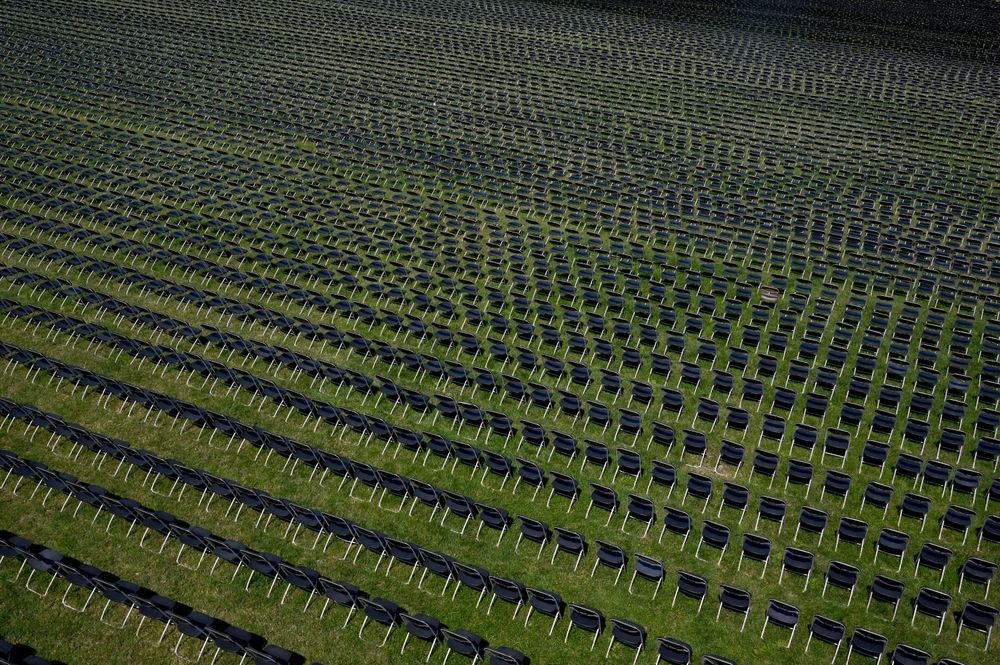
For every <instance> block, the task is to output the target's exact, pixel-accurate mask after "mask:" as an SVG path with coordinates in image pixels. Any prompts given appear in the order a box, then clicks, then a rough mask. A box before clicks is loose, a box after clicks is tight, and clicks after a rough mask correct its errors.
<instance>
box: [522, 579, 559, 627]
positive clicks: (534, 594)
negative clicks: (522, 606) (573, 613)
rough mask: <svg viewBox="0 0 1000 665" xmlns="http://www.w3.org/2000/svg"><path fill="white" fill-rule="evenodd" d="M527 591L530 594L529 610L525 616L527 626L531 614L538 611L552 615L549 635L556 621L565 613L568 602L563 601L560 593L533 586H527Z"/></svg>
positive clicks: (548, 615)
mask: <svg viewBox="0 0 1000 665" xmlns="http://www.w3.org/2000/svg"><path fill="white" fill-rule="evenodd" d="M525 591H526V592H527V594H528V612H527V613H526V614H525V616H524V625H525V627H527V625H528V620H529V619H531V615H532V614H533V613H535V612H538V613H539V614H541V615H543V616H547V617H552V625H551V626H549V635H551V634H552V631H553V630H554V629H555V627H556V622H557V621H559V619H560V618H561V617H562V615H563V610H564V609H565V608H566V603H564V602H563V599H562V597H560V596H559V594H555V593H552V592H550V591H543V590H541V589H535V588H532V587H526V588H525Z"/></svg>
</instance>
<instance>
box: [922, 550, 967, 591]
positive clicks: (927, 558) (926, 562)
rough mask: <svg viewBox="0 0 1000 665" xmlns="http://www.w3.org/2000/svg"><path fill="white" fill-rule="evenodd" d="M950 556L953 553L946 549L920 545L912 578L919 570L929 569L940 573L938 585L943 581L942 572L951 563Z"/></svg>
mask: <svg viewBox="0 0 1000 665" xmlns="http://www.w3.org/2000/svg"><path fill="white" fill-rule="evenodd" d="M952 554H954V552H952V551H951V550H950V549H948V548H947V547H943V546H941V545H937V544H935V543H931V542H926V543H924V544H923V545H921V547H920V551H919V552H917V565H916V567H915V568H914V570H913V576H914V577H916V576H917V573H918V572H920V569H921V568H930V569H931V570H935V571H940V573H941V575H940V577H939V578H938V584H940V583H941V582H942V581H943V580H944V571H945V569H946V568H947V567H948V563H949V562H950V561H951V556H952ZM959 590H961V582H960V583H959Z"/></svg>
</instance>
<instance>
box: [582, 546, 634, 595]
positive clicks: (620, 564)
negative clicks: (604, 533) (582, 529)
mask: <svg viewBox="0 0 1000 665" xmlns="http://www.w3.org/2000/svg"><path fill="white" fill-rule="evenodd" d="M594 544H595V545H597V556H596V557H595V559H594V567H593V568H591V569H590V576H591V577H593V576H594V573H595V572H596V571H597V567H598V566H604V567H606V568H610V569H612V570H614V571H617V573H616V574H615V585H616V586H617V585H618V579H619V578H620V577H621V576H622V571H623V570H625V566H626V565H627V564H628V555H627V554H625V550H623V549H622V548H620V547H618V546H617V545H613V544H612V543H608V542H605V541H603V540H595V541H594Z"/></svg>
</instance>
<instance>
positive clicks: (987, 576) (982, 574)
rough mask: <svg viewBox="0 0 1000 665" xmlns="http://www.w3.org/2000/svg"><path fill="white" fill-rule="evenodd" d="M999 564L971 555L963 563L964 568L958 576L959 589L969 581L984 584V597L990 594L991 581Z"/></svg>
mask: <svg viewBox="0 0 1000 665" xmlns="http://www.w3.org/2000/svg"><path fill="white" fill-rule="evenodd" d="M996 571H997V564H996V563H994V562H992V561H987V560H986V559H980V558H978V557H970V558H968V559H966V561H965V563H964V564H963V565H962V570H961V572H960V573H959V577H958V591H959V592H961V591H962V585H963V584H964V583H965V582H966V581H968V582H970V583H972V584H982V585H983V586H984V592H983V598H987V597H989V595H990V583H991V582H992V581H993V576H994V575H995V574H996Z"/></svg>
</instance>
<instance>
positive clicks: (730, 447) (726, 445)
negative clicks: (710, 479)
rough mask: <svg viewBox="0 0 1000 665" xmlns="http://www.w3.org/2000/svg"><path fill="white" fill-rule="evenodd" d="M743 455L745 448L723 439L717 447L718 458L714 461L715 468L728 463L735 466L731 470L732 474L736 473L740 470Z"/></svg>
mask: <svg viewBox="0 0 1000 665" xmlns="http://www.w3.org/2000/svg"><path fill="white" fill-rule="evenodd" d="M745 455H746V449H745V448H744V447H743V446H742V445H741V444H739V443H736V442H734V441H730V440H728V439H723V440H722V446H721V447H720V448H719V459H717V460H716V462H715V470H716V471H718V470H719V466H720V465H722V464H728V465H729V466H734V467H736V469H735V470H734V471H733V474H734V475H736V474H738V473H739V472H740V467H742V466H743V458H744V457H745Z"/></svg>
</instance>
